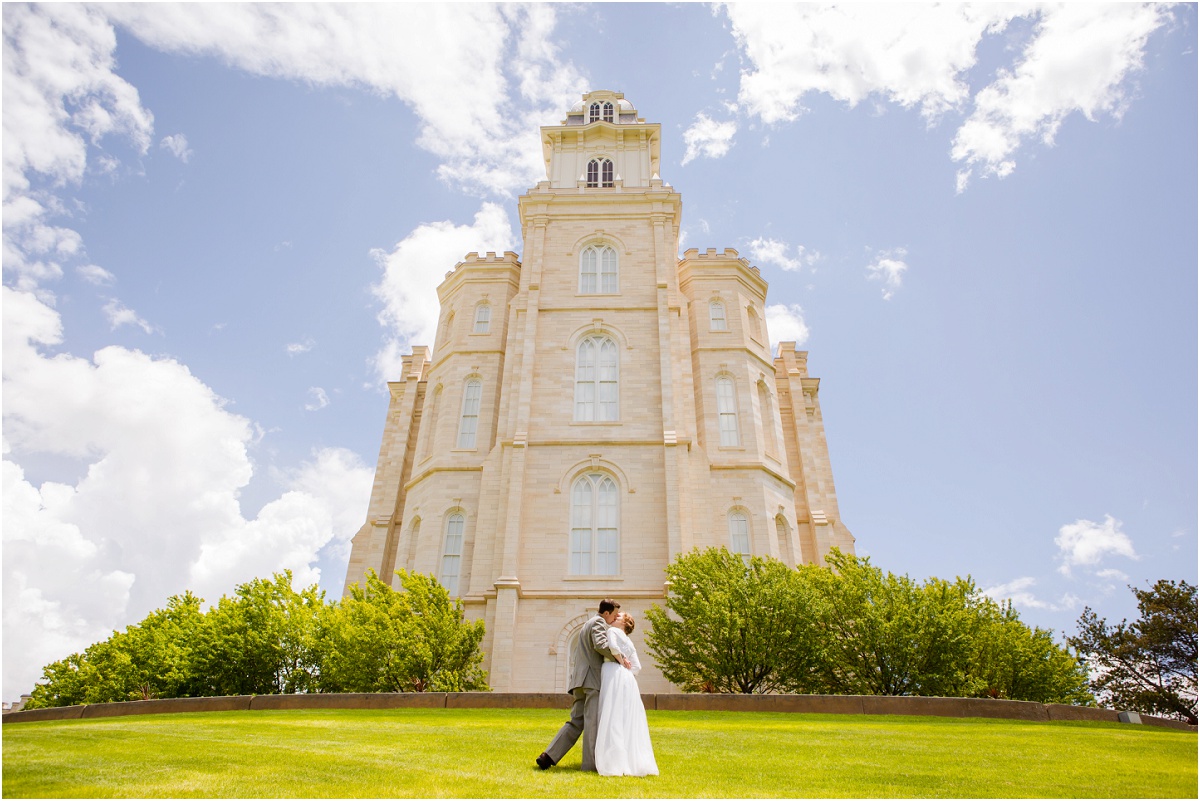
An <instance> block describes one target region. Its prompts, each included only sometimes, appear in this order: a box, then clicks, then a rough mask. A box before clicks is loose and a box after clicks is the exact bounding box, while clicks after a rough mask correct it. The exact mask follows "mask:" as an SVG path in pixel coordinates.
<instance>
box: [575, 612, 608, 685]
mask: <svg viewBox="0 0 1200 801" xmlns="http://www.w3.org/2000/svg"><path fill="white" fill-rule="evenodd" d="M606 659H607V660H608V661H610V662H612V661H616V660H615V658H614V657H613V655H612V653H611V652H610V651H609V646H608V624H607V623H605V622H604V618H602V617H600V615H593V616H592V617H591V618H590V619H589V620H588V621H587V622H586V623H584V624H583V628H581V629H580V630H579V636H577V637H576V638H575V642H574V643H572V645H571V662H572V667H571V681H570V683H569V684H568V685H567V690H568V692H571V693H574V692H575V689H576V688H578V687H583V688H585V689H589V690H599V689H600V668H601V667H602V666H603V665H604V661H605V660H606Z"/></svg>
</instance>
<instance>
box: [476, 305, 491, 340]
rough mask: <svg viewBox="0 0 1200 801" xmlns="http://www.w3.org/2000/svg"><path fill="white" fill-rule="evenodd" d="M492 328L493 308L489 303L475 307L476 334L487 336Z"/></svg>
mask: <svg viewBox="0 0 1200 801" xmlns="http://www.w3.org/2000/svg"><path fill="white" fill-rule="evenodd" d="M491 328H492V307H491V305H490V304H488V303H480V304H479V305H478V306H476V307H475V333H476V334H486V333H487V332H488V331H490V330H491Z"/></svg>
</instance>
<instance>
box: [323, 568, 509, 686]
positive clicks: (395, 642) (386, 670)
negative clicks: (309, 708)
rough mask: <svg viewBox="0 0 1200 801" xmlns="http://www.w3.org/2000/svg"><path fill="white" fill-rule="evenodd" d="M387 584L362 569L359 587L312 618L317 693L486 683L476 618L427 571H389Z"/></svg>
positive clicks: (480, 624) (480, 630)
mask: <svg viewBox="0 0 1200 801" xmlns="http://www.w3.org/2000/svg"><path fill="white" fill-rule="evenodd" d="M396 573H397V575H399V576H400V585H401V589H400V590H399V591H396V590H393V589H392V588H391V587H390V586H389V585H388V584H386V583H384V582H383V581H382V580H380V579H379V577H378V576H377V575H375V573H374V572H373V571H368V574H367V579H366V586H361V585H359V584H354V585H351V587H350V595H349V596H348V597H346V598H343V599H342V600H341V602H340V603H335V604H332V605H330V606H329V607H327V608H326V610H325V613H324V614H323V615H322V617H321V622H320V634H319V640H320V646H319V647H320V651H321V654H322V661H321V672H320V677H319V681H318V686H319V688H320V689H321V690H322V691H323V692H465V691H470V690H487V689H489V687H488V686H487V672H486V671H484V670H483V667H482V665H483V653H482V651H480V649H479V645H480V643H481V642H482V641H483V634H484V624H483V621H482V620H477V621H471V622H468V621H467V620H466V619H465V613H464V611H463V604H462V601H460V600H457V599H453V600H452V599H451V598H450V595H449V593H447V592H446V589H445V588H444V587H442V585H441V584H439V583H438V582H437V580H436V579H434V578H433V577H431V576H426V575H423V574H420V573H409V572H408V571H406V570H398V571H396Z"/></svg>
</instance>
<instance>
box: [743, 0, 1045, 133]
mask: <svg viewBox="0 0 1200 801" xmlns="http://www.w3.org/2000/svg"><path fill="white" fill-rule="evenodd" d="M725 9H726V12H727V13H728V15H729V19H730V21H731V22H732V24H733V34H734V37H735V38H736V39H737V42H738V45H739V46H740V47H741V49H742V50H743V52H744V53H745V55H746V57H747V58H748V59H749V61H750V62H751V64H752V65H753V66H752V68H751V69H747V70H744V71H743V72H742V81H741V88H740V90H739V93H738V102H739V104H740V105H741V106H742V107H743V109H744V110H746V111H747V112H748V113H750V114H752V115H757V116H759V117H761V118H762V119H763V121H764V122H767V123H777V122H784V121H788V120H794V119H795V118H796V117H797V116H799V115H800V114H801V113H802V112H804V111H805V108H804V107H803V106H802V105H801V102H802V101H803V98H804V96H805V95H806V94H808V93H809V92H821V93H824V94H828V95H829V96H830V97H832V98H834V99H835V100H839V101H842V102H844V103H847V104H848V105H850V106H854V105H857V104H858V103H859V102H860V101H862V100H864V99H865V98H867V97H868V96H870V95H873V94H879V95H882V96H883V97H885V98H886V99H887V100H889V101H891V102H893V103H897V104H899V105H901V106H903V107H905V108H913V107H919V108H920V109H921V112H922V114H924V115H925V116H926V117H928V118H930V119H934V118H936V117H937V116H939V115H941V114H942V113H944V112H946V111H948V110H950V109H954V108H957V107H958V106H960V105H961V104H962V103H963V102H965V101H966V99H967V98H968V96H969V94H970V90H969V87H968V85H967V83H966V79H965V72H966V71H967V70H968V69H970V68H971V67H972V66H974V64H975V49H976V47H977V45H978V44H979V42H980V40H981V39H982V38H983V35H984V34H985V33H986V32H989V31H993V30H1001V29H1003V27H1004V26H1005V25H1006V24H1007V23H1008V21H1009V20H1010V19H1011V18H1013V17H1014V16H1017V15H1019V14H1021V13H1022V12H1023V9H1022V7H1021V6H1017V5H1007V6H1006V5H1000V6H968V5H958V4H948V5H942V6H932V5H924V4H922V5H916V4H898V3H897V4H891V5H858V4H851V5H846V6H836V7H832V6H818V5H808V4H795V5H793V4H788V5H782V4H769V5H767V4H762V5H760V4H753V3H746V4H731V5H727V6H725Z"/></svg>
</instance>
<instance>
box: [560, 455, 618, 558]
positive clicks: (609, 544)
mask: <svg viewBox="0 0 1200 801" xmlns="http://www.w3.org/2000/svg"><path fill="white" fill-rule="evenodd" d="M618 517H619V509H618V508H617V482H615V481H613V479H612V477H611V476H608V475H606V474H604V473H588V474H586V475H582V476H580V477H579V478H578V479H576V480H575V483H574V485H572V487H571V542H570V552H571V564H570V568H569V572H570V574H571V575H573V576H615V575H617V573H618V572H620V567H619V565H618V559H617V553H618V545H619V536H618V535H619V529H618V523H617V520H618Z"/></svg>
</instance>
